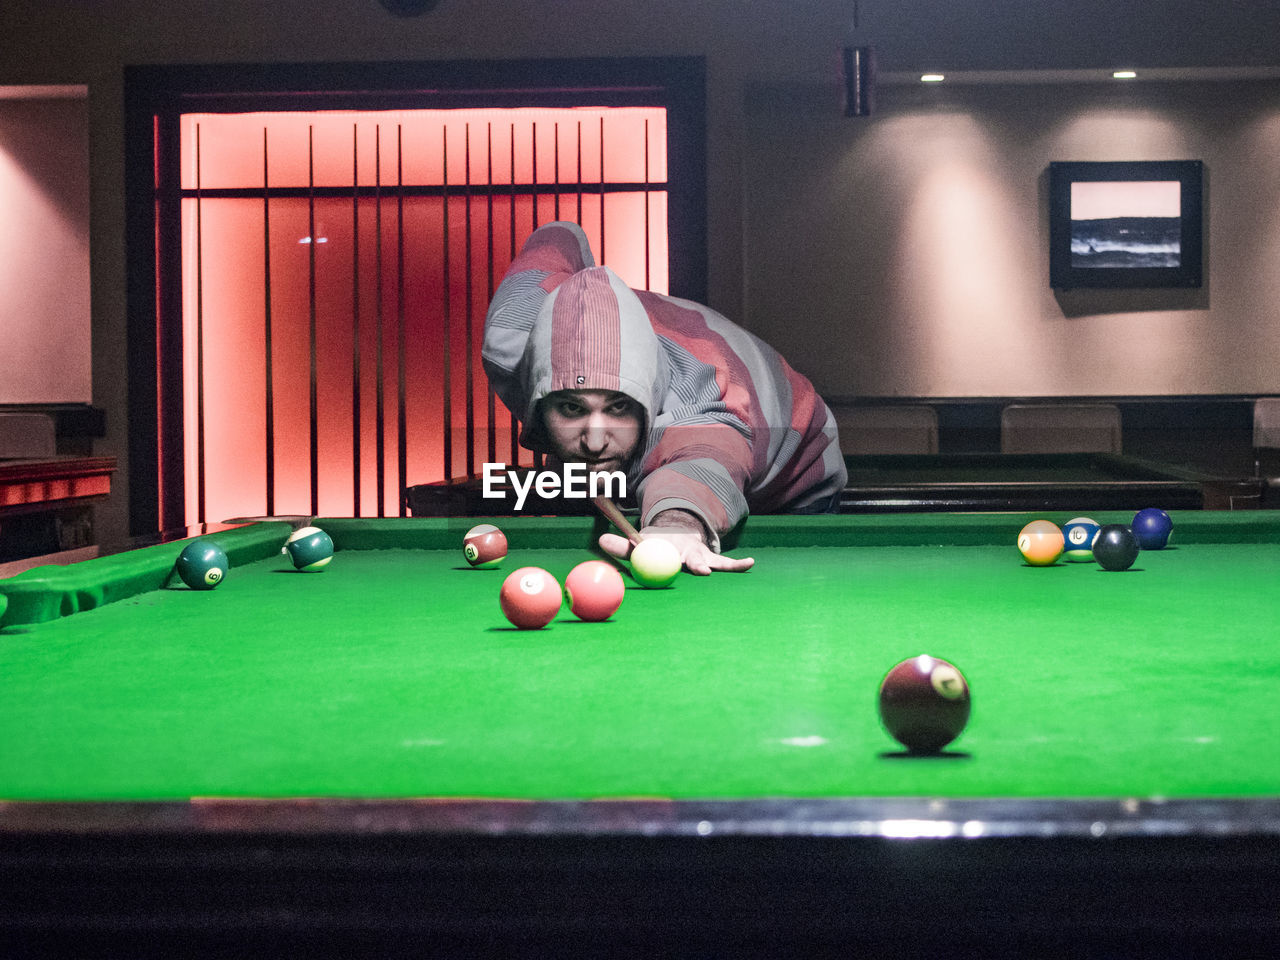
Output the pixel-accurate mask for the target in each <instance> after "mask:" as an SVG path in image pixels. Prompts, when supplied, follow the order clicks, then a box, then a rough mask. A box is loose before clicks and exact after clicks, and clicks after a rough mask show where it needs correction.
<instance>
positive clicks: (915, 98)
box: [746, 81, 1280, 397]
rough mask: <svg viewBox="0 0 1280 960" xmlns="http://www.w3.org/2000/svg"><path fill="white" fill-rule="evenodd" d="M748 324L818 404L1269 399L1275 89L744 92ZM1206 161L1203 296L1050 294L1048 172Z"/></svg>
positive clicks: (1278, 306)
mask: <svg viewBox="0 0 1280 960" xmlns="http://www.w3.org/2000/svg"><path fill="white" fill-rule="evenodd" d="M747 132H748V139H749V142H750V143H751V145H752V148H751V152H750V154H749V162H748V168H747V175H746V179H747V182H748V184H749V187H748V189H747V190H746V223H747V230H746V233H747V245H746V262H747V264H748V271H747V303H748V308H747V315H748V316H749V318H750V322H751V325H752V328H753V329H754V330H755V332H756V333H759V334H760V335H761V336H763V337H764V338H765V339H766V340H770V341H772V342H775V343H780V344H781V343H786V344H788V348H787V351H786V352H787V354H788V356H789V358H790V359H791V360H792V362H793V363H794V364H796V365H797V366H798V367H799V368H801V369H803V370H805V371H806V372H807V373H808V374H809V375H810V376H811V377H812V378H813V379H814V380H815V382H816V383H817V384H818V385H819V387H820V389H822V390H823V391H824V392H825V393H826V394H828V395H834V396H855V395H856V396H878V397H1001V396H1079V395H1086V396H1087V395H1119V396H1125V395H1168V394H1188V393H1190V394H1237V393H1244V394H1247V393H1269V392H1276V391H1278V390H1280V365H1277V363H1276V362H1275V361H1276V357H1277V356H1280V270H1278V269H1276V266H1275V265H1276V264H1277V263H1278V262H1280V215H1278V213H1277V212H1278V211H1280V83H1278V82H1277V81H1266V82H1230V83H1225V82H1218V83H1202V84H1190V83H1148V84H1145V85H1143V84H1140V83H1131V84H1130V85H1128V86H1123V85H1121V84H1117V83H1111V84H1105V85H1104V84H1079V83H1061V84H1033V85H1024V86H991V85H981V84H975V85H968V86H956V87H952V88H947V87H945V86H942V87H927V86H925V85H923V84H918V83H917V84H915V85H912V86H908V85H901V86H889V87H885V88H882V90H881V97H880V105H879V109H878V111H877V113H876V115H874V116H873V117H871V118H866V119H845V118H844V117H843V116H841V115H840V111H839V109H838V108H837V107H836V106H834V105H833V104H832V103H831V98H830V96H829V95H828V93H827V92H826V91H824V90H822V89H821V88H803V87H800V88H796V87H779V86H765V87H758V88H755V89H753V90H752V91H751V92H750V93H749V95H748V98H747ZM1156 159H1159V160H1184V159H1199V160H1203V161H1204V163H1205V171H1206V187H1205V198H1206V203H1205V218H1206V257H1205V266H1206V282H1205V284H1204V286H1203V287H1202V288H1201V289H1200V290H1195V291H1177V290H1144V291H1137V290H1127V291H1103V290H1077V291H1068V292H1055V291H1052V290H1050V288H1049V279H1048V272H1049V271H1048V252H1047V251H1048V215H1047V207H1048V199H1047V198H1048V174H1047V171H1048V165H1049V163H1050V161H1053V160H1156Z"/></svg>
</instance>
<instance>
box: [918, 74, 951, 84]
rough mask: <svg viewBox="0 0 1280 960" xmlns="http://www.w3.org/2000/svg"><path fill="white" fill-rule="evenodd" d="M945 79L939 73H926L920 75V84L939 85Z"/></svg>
mask: <svg viewBox="0 0 1280 960" xmlns="http://www.w3.org/2000/svg"><path fill="white" fill-rule="evenodd" d="M945 79H947V78H946V76H945V75H944V74H941V73H926V74H922V75H921V77H920V82H921V83H941V82H942V81H943V80H945Z"/></svg>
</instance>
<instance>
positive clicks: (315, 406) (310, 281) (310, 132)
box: [307, 126, 320, 517]
mask: <svg viewBox="0 0 1280 960" xmlns="http://www.w3.org/2000/svg"><path fill="white" fill-rule="evenodd" d="M315 188H316V168H315V127H314V126H308V127H307V241H308V242H307V270H308V274H307V294H308V297H309V310H310V313H309V317H308V327H307V331H308V335H309V339H308V349H309V351H310V361H311V366H310V369H309V371H308V376H309V394H308V396H309V399H310V403H311V412H310V416H311V451H310V452H311V515H312V516H313V517H314V516H317V515H318V514H319V513H320V436H319V434H320V426H319V424H320V404H319V397H318V396H317V393H316V189H315Z"/></svg>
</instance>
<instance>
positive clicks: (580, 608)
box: [564, 560, 627, 621]
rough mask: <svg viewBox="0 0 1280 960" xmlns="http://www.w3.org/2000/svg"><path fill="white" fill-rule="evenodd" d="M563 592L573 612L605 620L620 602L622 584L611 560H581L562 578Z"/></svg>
mask: <svg viewBox="0 0 1280 960" xmlns="http://www.w3.org/2000/svg"><path fill="white" fill-rule="evenodd" d="M564 593H565V597H566V599H567V600H568V601H569V609H570V610H571V611H573V615H574V616H575V617H578V618H580V619H582V620H591V621H599V620H608V619H609V618H610V617H612V616H613V615H614V613H616V612H617V610H618V607H620V606H622V599H623V597H625V596H626V593H627V591H626V584H624V583H623V582H622V574H620V573H619V572H618V570H617V568H616V567H615V566H614V565H613V564H611V563H605V562H604V561H603V560H585V561H583V562H582V563H580V564H578V565H577V566H576V567H574V568H573V569H572V570H570V571H569V575H568V576H567V577H565V578H564Z"/></svg>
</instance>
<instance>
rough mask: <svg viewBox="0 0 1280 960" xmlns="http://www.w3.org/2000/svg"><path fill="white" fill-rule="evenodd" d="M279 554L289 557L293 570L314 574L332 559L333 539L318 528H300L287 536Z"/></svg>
mask: <svg viewBox="0 0 1280 960" xmlns="http://www.w3.org/2000/svg"><path fill="white" fill-rule="evenodd" d="M280 552H281V553H287V554H288V555H289V559H290V561H292V563H293V566H294V568H295V569H298V570H301V571H303V572H304V573H316V572H317V571H320V570H323V569H324V568H325V567H327V566H328V565H329V561H330V560H332V559H333V538H331V537H330V536H329V535H328V534H327V533H325V532H324V531H323V530H321V529H320V528H319V527H301V528H299V529H297V530H295V531H293V533H291V534H289V539H288V540H286V541H285V542H284V548H283V549H282V550H281V551H280Z"/></svg>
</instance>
